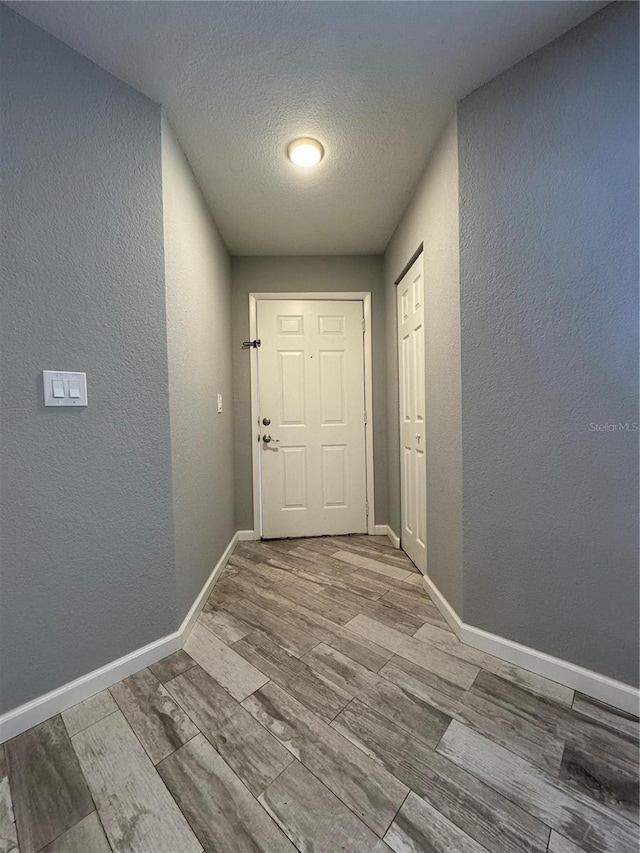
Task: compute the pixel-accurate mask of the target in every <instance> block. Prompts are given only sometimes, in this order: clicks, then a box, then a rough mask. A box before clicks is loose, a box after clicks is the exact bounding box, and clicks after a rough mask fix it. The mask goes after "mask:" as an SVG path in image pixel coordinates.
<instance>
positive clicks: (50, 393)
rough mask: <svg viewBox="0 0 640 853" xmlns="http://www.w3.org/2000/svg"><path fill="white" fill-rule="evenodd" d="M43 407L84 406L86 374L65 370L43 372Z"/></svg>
mask: <svg viewBox="0 0 640 853" xmlns="http://www.w3.org/2000/svg"><path fill="white" fill-rule="evenodd" d="M42 386H43V390H44V404H45V406H86V405H87V374H86V373H72V372H70V371H65V370H43V371H42Z"/></svg>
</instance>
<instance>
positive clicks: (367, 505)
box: [364, 501, 369, 518]
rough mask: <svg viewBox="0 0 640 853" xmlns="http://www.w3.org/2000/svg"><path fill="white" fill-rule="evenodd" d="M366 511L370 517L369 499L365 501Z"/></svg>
mask: <svg viewBox="0 0 640 853" xmlns="http://www.w3.org/2000/svg"><path fill="white" fill-rule="evenodd" d="M364 511H365V512H366V514H367V518H369V501H365V503H364Z"/></svg>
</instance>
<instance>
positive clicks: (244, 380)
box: [232, 255, 387, 530]
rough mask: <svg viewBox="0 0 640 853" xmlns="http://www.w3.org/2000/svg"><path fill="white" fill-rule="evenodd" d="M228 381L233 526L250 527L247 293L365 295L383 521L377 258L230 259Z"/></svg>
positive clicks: (379, 271)
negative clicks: (245, 347)
mask: <svg viewBox="0 0 640 853" xmlns="http://www.w3.org/2000/svg"><path fill="white" fill-rule="evenodd" d="M232 280H233V378H234V387H235V397H234V420H235V431H236V445H235V450H236V456H235V458H236V526H237V527H238V529H239V530H252V529H253V497H252V475H251V393H250V363H249V353H248V352H242V350H241V349H240V347H241V345H242V341H246V340H247V338H248V337H249V293H258V292H270V291H272V292H275V293H278V292H280V291H283V292H292V291H294V292H295V291H315V292H322V291H325V290H326V291H349V290H353V291H356V290H357V291H362V290H370V291H371V317H372V325H373V328H372V335H371V337H372V349H373V353H372V359H373V428H374V445H373V450H374V468H375V498H376V501H375V506H376V523H377V524H386V522H387V456H386V428H387V422H386V411H385V403H386V373H385V324H384V282H383V271H382V258H381V257H378V256H372V255H362V256H357V257H337V256H336V257H333V256H332V257H300V258H296V257H288V258H276V257H273V258H251V257H243V258H233V260H232Z"/></svg>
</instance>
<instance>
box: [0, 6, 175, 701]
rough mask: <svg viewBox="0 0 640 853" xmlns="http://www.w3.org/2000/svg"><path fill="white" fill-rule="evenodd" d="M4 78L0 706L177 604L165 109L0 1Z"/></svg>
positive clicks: (114, 650) (135, 633) (152, 632)
mask: <svg viewBox="0 0 640 853" xmlns="http://www.w3.org/2000/svg"><path fill="white" fill-rule="evenodd" d="M0 77H1V84H0V93H1V94H0V98H1V103H0V108H1V114H2V141H1V143H0V146H1V147H0V161H1V168H0V174H1V175H2V179H1V180H2V186H1V188H0V199H1V200H2V201H0V205H1V207H0V215H1V222H0V261H1V279H0V284H1V298H2V311H1V317H0V322H1V327H0V332H1V336H0V347H1V356H2V371H1V372H0V383H1V385H0V399H1V400H2V413H1V432H0V460H1V465H2V467H1V469H0V475H1V476H0V479H1V483H2V494H1V503H0V534H1V539H2V565H1V571H2V576H1V592H0V607H1V610H0V649H1V650H2V652H1V658H0V666H1V672H0V685H1V690H0V692H1V697H0V711H2V710H7V709H9V708H11V707H13V706H15V705H18V704H20V703H23V702H26V701H27V700H29V699H32V698H33V697H34V696H37V695H39V694H42V693H45V692H46V691H48V690H50V689H52V688H54V687H57V686H59V685H61V684H63V683H65V682H67V681H69V680H71V679H73V678H76V677H78V676H80V675H83V674H84V673H86V672H88V671H90V670H93V669H95V668H96V667H99V666H101V665H102V664H105V663H107V662H109V661H112V660H113V659H114V658H117V657H119V656H121V655H123V654H125V653H127V652H129V651H131V650H132V649H135V648H137V647H139V646H142V645H144V644H146V643H148V642H150V641H152V640H155V639H157V638H158V637H160V636H163V635H164V634H166V633H168V631H170V630H173V629H174V628H175V626H176V612H175V576H174V547H173V525H172V514H171V471H170V444H169V441H170V434H169V404H168V387H167V352H166V333H165V296H164V272H163V266H164V264H163V241H162V195H161V193H162V175H161V168H160V108H159V107H158V106H157V105H155V104H153V103H151V102H150V101H148V100H147V99H145V98H144V97H142V96H141V95H140V94H138V93H137V92H135V91H134V90H132V89H130V88H129V87H127V86H126V85H124V84H123V83H121V82H119V81H118V80H116V79H115V78H113V77H111V76H110V75H109V74H107V73H105V72H104V71H102V70H101V69H99V68H98V67H97V66H95V65H93V64H92V63H91V62H89V61H87V60H86V59H83V58H82V57H81V56H79V55H78V54H77V53H75V52H74V51H72V50H71V49H69V48H68V47H66V46H64V45H63V44H62V43H61V42H58V41H56V40H55V39H54V38H52V37H51V36H49V35H46V34H45V33H44V32H42V31H41V30H39V29H38V28H36V27H34V26H33V25H32V24H29V23H27V22H26V21H25V20H23V19H22V18H20V17H19V16H18V15H16V14H15V13H14V12H11V11H9V10H8V9H7V8H6V7H4V6H0ZM43 368H52V369H57V370H65V369H66V370H86V371H87V375H88V389H89V407H88V408H87V409H86V410H68V409H45V408H43V405H42V385H41V380H40V372H41V371H42V369H43Z"/></svg>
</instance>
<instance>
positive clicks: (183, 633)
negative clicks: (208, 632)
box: [158, 530, 244, 660]
mask: <svg viewBox="0 0 640 853" xmlns="http://www.w3.org/2000/svg"><path fill="white" fill-rule="evenodd" d="M243 532H244V531H240V530H238V531H236V532H235V533H234V534H233V536H232V537H231V542H229V544H228V545H227V547H226V548H225V549H224V551H223V553H222V556H221V557H220V559H219V560H218V562H217V563H216V564H215V566H214V568H213V571H212V572H211V574H210V575H209V577H208V578H207V580H206V582H205V585H204V586H203V587H202V589H201V590H200V592H199V593H198V597H197V598H196V600H195V601H194V602H193V604H192V605H191V608H190V610H189V612H188V613H187V615H186V616H185V617H184V619H183V620H182V625H181V626H180V628H179V630H178V634H179V635H180V639H181V648H182V646H184V644H185V643H186V642H187V637H188V636H189V634H190V633H191V629H192V628H193V626H194V625H195V623H196V620H197V618H198V616H199V615H200V611H201V610H202V608H203V607H204V605H205V602H206V600H207V598H209V596H210V595H211V590H212V589H213V587H214V586H215V583H216V581H217V580H218V578H219V577H220V575H221V574H222V570H223V569H224V567H225V566H226V565H227V563H228V562H229V557H231V555H232V554H233V549H234V548H235V547H236V545H237V544H238V542H239V541H240V533H243ZM158 660H160V658H158Z"/></svg>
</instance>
